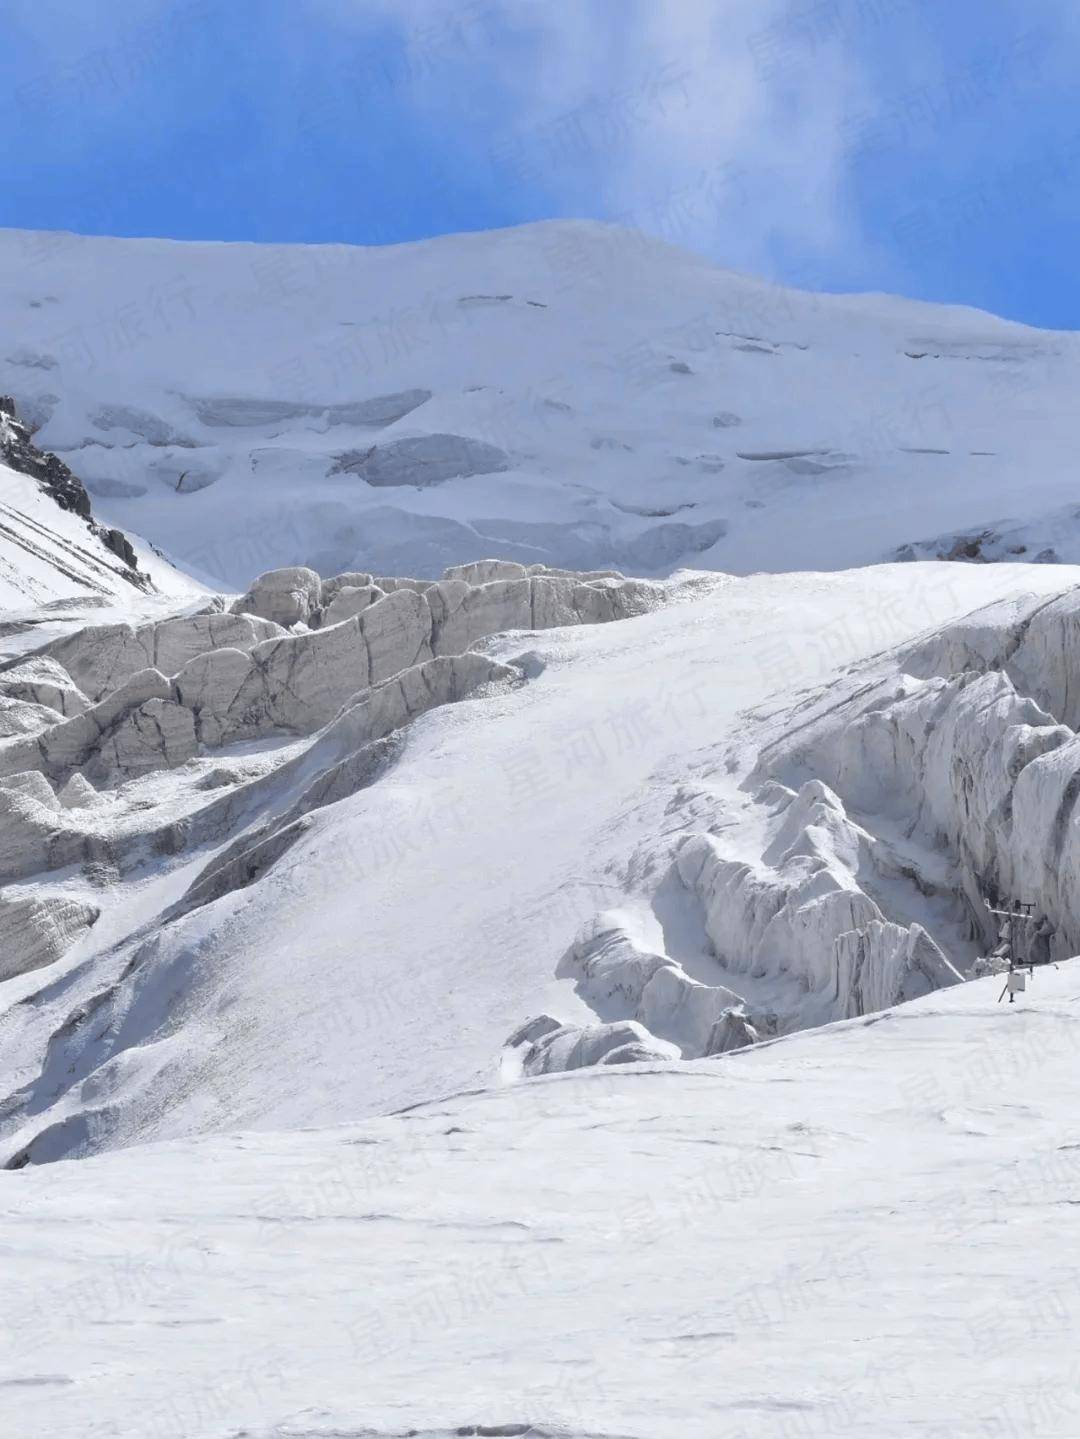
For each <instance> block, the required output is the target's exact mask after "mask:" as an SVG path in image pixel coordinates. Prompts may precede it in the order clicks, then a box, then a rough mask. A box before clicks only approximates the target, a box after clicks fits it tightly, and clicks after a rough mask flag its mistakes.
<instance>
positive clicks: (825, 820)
mask: <svg viewBox="0 0 1080 1439" xmlns="http://www.w3.org/2000/svg"><path fill="white" fill-rule="evenodd" d="M16 258H17V259H18V262H19V263H18V264H17V265H16V264H14V263H8V262H9V261H13V260H14V259H16ZM0 273H2V274H3V276H4V279H3V282H2V283H3V285H4V287H5V288H4V290H3V292H2V296H0V305H2V307H3V309H2V313H3V314H4V316H5V318H6V319H7V320H8V322H9V333H10V335H11V336H12V341H11V346H10V352H9V353H8V355H7V358H6V359H5V360H2V361H0V363H2V365H3V366H4V367H5V368H3V369H0V391H11V392H13V394H14V397H15V400H16V402H17V407H18V411H19V413H20V414H21V415H22V416H23V417H24V419H25V420H26V421H27V422H28V425H29V426H30V427H32V428H33V429H34V431H35V433H34V435H33V439H31V436H30V434H29V433H28V430H27V429H24V428H21V427H20V425H19V423H18V422H17V421H16V420H15V419H14V418H13V417H12V415H11V413H10V411H9V410H8V409H7V408H6V407H5V408H4V409H3V414H0V447H2V448H3V453H4V458H5V459H6V460H7V462H8V463H7V467H6V468H0V507H3V508H0V516H6V518H2V519H0V606H3V609H4V613H3V618H2V622H0V1246H2V1247H3V1249H4V1252H5V1255H6V1260H5V1269H4V1295H5V1303H4V1304H3V1305H2V1306H0V1313H2V1315H3V1319H2V1321H0V1328H2V1329H4V1331H5V1332H4V1338H5V1340H6V1341H7V1342H6V1344H5V1346H4V1347H3V1348H2V1349H0V1432H2V1433H3V1434H5V1435H6V1434H8V1433H11V1434H13V1435H14V1434H19V1435H21V1434H23V1433H26V1434H35V1435H36V1434H46V1433H47V1434H50V1435H56V1436H58V1439H68V1436H70V1439H76V1436H78V1439H87V1436H89V1435H92V1434H93V1435H96V1434H100V1435H101V1436H102V1439H104V1436H105V1435H109V1436H111V1439H238V1436H240V1435H249V1436H252V1439H344V1436H350V1439H395V1436H399V1439H400V1436H406V1435H409V1436H414V1439H451V1436H454V1435H477V1436H479V1435H487V1436H489V1439H494V1436H503V1439H620V1436H621V1439H676V1436H679V1439H683V1436H697V1435H701V1436H702V1439H705V1436H708V1439H712V1436H714V1435H717V1434H729V1433H730V1434H731V1435H733V1436H734V1435H742V1436H758V1435H761V1436H766V1435H767V1436H770V1439H773V1436H783V1439H789V1436H790V1439H796V1436H798V1439H816V1436H819V1435H820V1436H826V1435H828V1436H836V1435H845V1436H851V1439H864V1436H865V1439H870V1436H873V1439H882V1436H888V1435H897V1436H900V1435H905V1436H914V1435H917V1434H918V1435H926V1434H929V1433H936V1432H939V1431H940V1432H941V1433H948V1434H949V1435H950V1439H952V1436H958V1439H959V1436H972V1439H974V1436H976V1435H979V1436H981V1439H985V1436H986V1435H990V1434H995V1435H996V1434H1003V1435H1011V1434H1015V1435H1017V1436H1021V1435H1022V1436H1024V1439H1028V1436H1030V1435H1035V1434H1037V1435H1039V1439H1044V1436H1046V1439H1055V1436H1057V1439H1073V1436H1075V1434H1076V1433H1077V1432H1080V1420H1078V1415H1077V1412H1076V1400H1075V1394H1076V1392H1077V1390H1076V1385H1075V1383H1074V1382H1072V1377H1071V1376H1072V1371H1073V1367H1074V1366H1073V1360H1072V1351H1071V1348H1070V1344H1071V1332H1072V1327H1073V1326H1072V1322H1071V1321H1072V1308H1073V1305H1074V1298H1073V1295H1074V1291H1075V1282H1074V1276H1073V1273H1072V1269H1073V1267H1074V1256H1073V1253H1072V1248H1073V1246H1072V1243H1071V1240H1070V1237H1069V1233H1070V1232H1069V1230H1068V1227H1067V1225H1066V1224H1065V1223H1064V1222H1063V1221H1062V1220H1061V1215H1062V1214H1067V1213H1068V1212H1069V1211H1068V1208H1067V1206H1068V1205H1069V1204H1071V1203H1074V1202H1075V1196H1072V1192H1071V1184H1072V1183H1073V1182H1074V1180H1073V1176H1072V1174H1071V1169H1070V1164H1071V1157H1070V1156H1071V1152H1072V1151H1073V1150H1075V1149H1076V1145H1075V1143H1074V1138H1075V1136H1074V1134H1073V1131H1072V1128H1071V1127H1070V1126H1071V1125H1072V1112H1073V1110H1074V1109H1075V1104H1074V1102H1073V1101H1074V1099H1075V1097H1076V1096H1075V1094H1074V1090H1075V1089H1076V1083H1075V1076H1074V1070H1075V1064H1074V1063H1073V1059H1072V1052H1073V1049H1074V1048H1075V1038H1076V1037H1075V1035H1074V1034H1073V1025H1074V1024H1075V1023H1076V1017H1075V1013H1074V1011H1075V1008H1076V1003H1077V999H1078V997H1080V979H1078V976H1077V971H1076V962H1075V961H1071V960H1070V959H1069V956H1071V955H1073V954H1075V953H1076V952H1077V951H1078V950H1080V903H1078V901H1077V898H1076V895H1077V884H1076V877H1077V874H1078V873H1080V813H1078V810H1077V803H1078V796H1080V739H1078V738H1077V726H1080V699H1078V695H1080V688H1078V686H1077V682H1076V676H1077V674H1078V673H1080V567H1075V568H1074V567H1072V566H1070V565H1066V564H1056V563H1041V564H1038V565H1028V564H1022V563H1018V562H1017V561H1019V560H1026V559H1043V560H1044V561H1045V560H1047V559H1048V558H1049V555H1048V553H1047V552H1049V551H1050V550H1051V549H1052V550H1053V552H1054V554H1056V555H1058V556H1062V555H1066V556H1067V555H1070V554H1073V553H1074V552H1075V554H1076V557H1077V558H1080V547H1076V546H1075V542H1074V540H1073V538H1072V536H1073V535H1074V533H1080V529H1078V527H1077V526H1076V525H1075V524H1074V520H1073V513H1074V512H1073V509H1072V508H1071V503H1072V502H1071V501H1070V499H1069V486H1070V484H1071V475H1070V466H1071V462H1072V461H1071V455H1072V448H1073V443H1072V435H1073V431H1074V429H1075V428H1076V421H1075V419H1074V417H1073V414H1072V413H1071V411H1070V404H1069V391H1070V386H1071V384H1072V376H1073V374H1074V371H1075V370H1076V367H1077V364H1078V362H1080V350H1078V348H1077V344H1076V341H1075V339H1074V337H1072V336H1068V335H1043V334H1039V333H1037V332H1034V331H1030V330H1025V329H1023V328H1022V327H1020V326H1015V325H1009V324H1006V323H1005V322H1003V321H999V320H995V319H993V318H991V317H988V316H984V315H976V314H974V313H973V312H969V311H961V310H943V309H940V308H934V307H929V306H921V305H913V304H909V303H906V302H901V301H895V300H889V299H884V298H880V297H863V298H851V297H848V298H839V297H820V296H818V297H815V296H809V295H800V294H797V293H795V292H788V291H779V290H776V289H774V288H771V287H768V286H765V285H761V284H759V283H757V282H752V281H746V280H742V279H739V278H738V277H735V276H732V275H729V274H725V273H724V272H721V271H717V270H715V269H713V268H712V267H710V266H708V265H707V264H705V263H704V262H703V261H700V260H696V259H693V258H692V257H689V256H686V255H682V254H679V253H678V252H675V251H672V250H671V249H669V248H667V247H664V246H661V245H656V244H645V243H644V242H643V241H641V240H640V239H639V238H636V237H633V236H628V235H626V234H625V233H623V232H620V231H616V230H612V229H610V228H606V227H600V226H594V225H565V224H559V225H545V226H532V227H526V228H525V229H522V230H517V231H510V232H504V233H501V234H495V235H488V236H465V237H455V238H449V239H445V240H440V241H434V242H430V243H426V244H423V245H415V246H402V247H397V248H395V249H393V250H386V251H359V250H346V249H336V248H331V249H287V248H285V249H260V248H259V247H252V246H236V245H173V244H165V243H159V242H142V241H113V240H83V239H77V238H75V237H67V236H59V237H42V236H32V235H18V234H7V235H0ZM50 451H51V452H55V453H56V455H57V456H58V458H55V459H52V458H50V457H49V452H50ZM83 482H85V489H84V488H83ZM91 504H92V512H91ZM926 536H934V537H936V538H934V539H933V540H928V541H926V542H925V543H921V542H920V543H916V542H917V541H920V537H926ZM153 546H158V547H160V548H161V550H163V551H164V552H165V553H166V554H167V555H168V556H169V559H168V560H166V559H164V558H163V557H162V556H161V555H159V554H158V553H157V551H156V550H155V548H153ZM897 551H900V552H901V553H900V555H899V559H902V560H904V561H905V562H903V563H901V562H899V559H898V560H897V562H894V563H884V564H878V563H870V562H872V561H875V560H877V559H880V557H881V556H882V555H883V554H890V553H895V552H897ZM928 555H929V556H936V555H951V556H953V558H960V559H968V560H972V559H974V560H978V559H998V560H1003V561H1005V562H1004V563H998V564H992V565H991V564H971V563H962V564H955V563H941V562H924V557H925V556H928ZM492 556H495V558H492ZM688 558H689V559H691V560H692V567H690V566H687V567H682V562H683V561H685V560H687V559H688ZM172 562H175V564H174V563H172ZM849 564H859V565H861V566H862V567H860V568H853V569H851V568H842V567H843V566H845V565H849ZM754 570H760V571H764V572H763V573H749V572H750V571H754ZM620 571H624V572H620ZM436 576H438V578H436ZM1003 898H1004V899H1022V900H1024V901H1026V902H1029V903H1030V904H1032V905H1033V906H1034V907H1035V908H1036V910H1037V913H1038V915H1039V917H1040V919H1041V920H1042V921H1044V923H1043V926H1042V931H1041V932H1042V935H1043V941H1044V942H1045V945H1046V948H1047V952H1048V954H1049V955H1051V956H1052V957H1053V958H1054V959H1056V960H1058V961H1061V962H1062V963H1061V967H1060V968H1059V969H1056V970H1055V969H1046V970H1042V971H1040V972H1039V974H1038V976H1037V977H1036V978H1034V979H1033V982H1032V986H1031V989H1030V990H1029V991H1028V993H1027V994H1025V995H1022V996H1021V1000H1020V1003H1019V1004H1018V1005H1016V1006H1007V1005H1000V1006H999V1004H998V997H999V994H1000V989H1001V980H1000V978H997V977H989V978H985V977H981V976H983V975H985V974H986V972H987V970H988V969H989V968H992V965H991V964H990V963H989V961H988V956H989V955H990V953H991V950H992V949H993V947H994V945H995V944H996V942H997V940H998V932H997V927H996V924H995V922H994V920H993V917H992V914H991V908H990V906H991V904H992V903H993V902H994V901H995V900H999V899H1003ZM444 1096H448V1097H444ZM57 1161H69V1162H66V1163H65V1162H57ZM72 1161H74V1162H72ZM300 1337H302V1340H303V1343H302V1344H301V1343H300V1342H299V1338H300ZM1010 1364H1011V1367H1009V1366H1010ZM88 1416H89V1417H88Z"/></svg>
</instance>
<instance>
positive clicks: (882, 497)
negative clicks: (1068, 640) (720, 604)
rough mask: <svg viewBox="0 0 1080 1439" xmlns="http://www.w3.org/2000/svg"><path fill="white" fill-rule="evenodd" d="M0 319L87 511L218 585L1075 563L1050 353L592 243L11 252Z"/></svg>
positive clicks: (1065, 402) (1070, 409) (48, 442)
mask: <svg viewBox="0 0 1080 1439" xmlns="http://www.w3.org/2000/svg"><path fill="white" fill-rule="evenodd" d="M0 324H2V326H3V330H4V333H5V335H6V336H7V339H6V342H5V345H4V347H3V349H2V350H0V392H5V393H10V394H12V395H13V396H14V397H15V399H16V400H17V402H18V404H19V406H20V408H21V411H22V413H23V414H24V416H25V417H26V418H28V419H29V420H30V421H31V423H32V424H34V425H36V426H38V427H39V428H38V436H37V437H38V439H39V442H40V443H41V444H42V446H43V447H45V448H46V449H50V450H54V451H56V452H57V453H58V454H60V455H61V456H62V457H63V458H64V459H65V460H66V461H67V462H68V463H69V464H70V465H71V467H72V469H73V470H74V471H75V472H76V473H77V474H78V475H79V476H80V477H81V478H82V479H83V480H84V481H85V483H86V485H87V487H88V489H89V490H90V492H91V495H92V497H93V500H94V504H95V508H96V509H97V510H99V511H100V513H101V515H102V516H103V517H104V518H105V519H106V520H107V522H108V523H109V524H112V525H118V526H119V527H120V528H121V529H123V530H124V531H125V532H128V533H131V534H133V535H136V536H143V537H144V538H146V539H147V540H150V541H152V542H153V543H154V544H156V545H158V546H160V547H161V548H162V549H163V550H165V552H166V553H167V554H168V555H169V556H170V557H171V558H173V559H174V560H175V561H177V562H178V563H179V564H180V566H181V567H182V568H184V569H186V570H189V571H194V572H197V573H199V574H200V575H202V576H204V577H207V578H209V579H211V580H212V581H213V582H214V583H216V584H219V585H224V586H226V587H233V588H240V587H242V586H243V585H245V584H247V582H248V581H249V579H250V578H251V576H252V575H254V574H257V573H259V572H260V571H262V570H266V569H270V568H272V567H276V566H281V565H292V564H307V565H311V566H313V567H314V568H315V569H317V570H319V571H320V572H322V573H323V574H333V573H337V572H340V571H345V570H373V571H377V572H381V573H394V574H417V575H421V576H428V577H434V576H436V575H438V574H439V573H441V571H442V569H443V568H444V567H445V566H446V565H449V564H456V563H463V562H467V561H471V560H476V559H480V558H483V557H485V556H487V555H490V554H498V555H499V556H501V557H503V558H506V559H516V560H519V561H522V562H524V563H532V562H540V563H545V564H548V565H556V566H569V567H572V568H578V569H595V568H608V567H611V566H614V567H616V568H620V569H623V570H626V571H628V572H630V573H635V574H663V573H668V572H670V571H671V570H672V569H673V568H674V567H676V566H678V565H680V564H690V563H692V564H693V565H695V566H697V567H701V568H711V569H718V570H724V571H727V572H729V573H735V574H744V573H749V572H751V571H754V570H770V571H780V570H787V569H809V568H813V569H835V568H840V567H844V566H848V565H852V564H864V563H872V562H874V561H877V560H881V559H883V558H887V557H888V556H889V555H890V554H891V552H893V551H898V550H899V551H902V557H904V556H908V555H911V554H914V555H917V556H918V557H920V558H934V557H936V556H938V555H949V554H953V553H955V554H956V555H959V556H962V557H988V558H995V559H1000V558H1007V559H1008V558H1022V559H1038V558H1046V557H1051V556H1056V557H1057V558H1059V559H1064V560H1068V561H1072V560H1080V525H1078V523H1077V521H1076V518H1075V492H1074V470H1075V463H1076V453H1077V449H1078V439H1080V433H1078V431H1080V422H1078V420H1077V416H1076V407H1075V403H1074V397H1075V391H1076V384H1077V380H1078V377H1080V347H1078V344H1077V341H1076V338H1075V337H1074V336H1072V335H1067V334H1049V333H1043V332H1039V331H1036V330H1032V329H1029V328H1026V327H1024V326H1022V325H1017V324H1011V323H1007V322H1005V321H1003V320H999V319H995V318H994V317H992V316H990V315H986V314H982V313H979V312H976V311H973V310H966V309H959V308H947V307H943V306H933V305H926V304H917V303H912V302H907V301H901V300H896V299H890V298H886V297H882V296H824V295H814V294H805V293H801V292H798V291H794V290H787V289H783V288H780V287H777V286H773V285H769V284H765V283H762V282H759V281H755V280H750V279H745V278H742V277H740V276H738V275H734V274H731V273H728V272H726V271H723V270H719V269H717V268H715V267H714V266H713V265H711V264H709V263H707V262H706V261H704V260H702V259H699V258H697V257H695V256H692V255H689V254H686V253H683V252H681V251H679V250H676V249H673V248H671V247H670V246H667V245H663V244H660V243H659V242H653V241H647V240H645V239H643V238H642V237H641V236H639V235H636V234H633V233H630V232H627V231H623V230H619V229H617V228H613V227H608V226H602V225H597V224H586V223H567V222H552V223H547V224H539V225H530V226H525V227H522V228H520V229H515V230H507V231H501V232H495V233H489V234H474V235H461V236H451V237H446V238H442V239H437V240H431V241H425V242H423V243H418V244H411V245H400V246H393V247H388V248H382V249H379V248H373V249H361V248H349V247H345V246H299V247H295V246H294V247H272V246H257V245H245V244H232V245H224V244H181V243H173V242H164V241H147V240H113V239H88V238H81V237H77V236H71V235H42V234H34V233H27V232H13V231H9V232H5V233H2V234H0ZM908 546H911V547H912V548H910V549H909V548H906V547H908Z"/></svg>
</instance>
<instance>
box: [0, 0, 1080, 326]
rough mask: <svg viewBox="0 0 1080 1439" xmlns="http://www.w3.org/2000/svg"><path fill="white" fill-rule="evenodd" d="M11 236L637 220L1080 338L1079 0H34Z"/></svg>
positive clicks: (14, 37)
mask: <svg viewBox="0 0 1080 1439" xmlns="http://www.w3.org/2000/svg"><path fill="white" fill-rule="evenodd" d="M4 9H5V47H4V50H3V52H2V53H0V72H2V73H0V82H2V83H0V125H2V126H3V133H4V135H5V137H6V139H7V141H8V143H7V144H6V146H5V155H6V158H5V167H4V183H3V185H2V186H0V225H5V226H20V227H24V228H41V229H72V230H78V231H84V232H89V233H101V234H124V235H162V236H170V237H174V238H181V239H186V238H200V239H215V238H222V239H252V240H264V241H271V240H277V241H305V242H317V241H346V242H353V243H360V244H372V243H376V244H378V243H387V242H392V241H399V240H409V239H416V238H420V237H424V236H428V235H435V234H440V233H443V232H446V231H452V230H462V229H480V228H487V227H490V226H497V225H510V224H517V223H520V222H523V221H527V220H534V219H540V218H546V217H549V216H560V215H565V216H593V217H596V218H600V219H611V220H619V221H622V222H624V223H628V224H635V225H639V226H640V227H641V228H643V229H646V230H649V231H651V232H653V233H656V234H659V235H661V236H663V237H664V238H667V239H670V240H672V241H673V242H675V243H678V244H683V245H686V246H688V247H689V248H692V249H695V250H698V251H701V252H703V253H705V254H708V255H709V256H710V257H711V258H713V259H715V260H717V261H718V262H719V263H721V264H724V265H727V266H730V267H731V268H733V269H739V270H745V271H750V272H753V273H758V274H763V275H766V276H767V277H769V278H770V279H777V280H784V281H789V282H791V283H795V284H802V285H807V286H810V287H813V288H827V289H888V290H895V291H900V292H903V293H906V294H911V295H916V296H920V297H924V298H928V299H936V300H956V301H960V302H964V303H969V304H976V305H980V306H983V307H985V308H988V309H993V310H996V311H998V312H999V313H1003V314H1006V315H1009V316H1012V317H1015V318H1018V319H1025V320H1029V321H1031V322H1032V323H1036V324H1042V325H1056V326H1062V327H1076V328H1080V286H1078V284H1077V282H1076V279H1075V275H1076V258H1075V257H1076V253H1077V249H1078V246H1077V237H1078V222H1080V183H1078V181H1080V110H1078V107H1077V106H1076V103H1075V75H1076V73H1077V68H1078V66H1080V14H1078V13H1077V12H1080V6H1078V5H1077V4H1076V3H1075V0H1026V3H1021V0H794V3H790V0H169V3H165V0H6V3H5V7H4Z"/></svg>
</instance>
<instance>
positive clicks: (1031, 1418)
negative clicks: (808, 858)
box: [0, 961, 1080, 1439]
mask: <svg viewBox="0 0 1080 1439" xmlns="http://www.w3.org/2000/svg"><path fill="white" fill-rule="evenodd" d="M999 990H1000V981H998V980H994V979H987V980H981V981H976V982H974V983H972V984H970V985H967V986H964V987H962V988H958V989H952V990H949V991H945V992H943V993H941V994H937V995H933V996H930V997H929V998H927V999H923V1000H920V1001H917V1002H916V1003H914V1004H912V1005H910V1006H907V1007H905V1008H904V1009H902V1010H899V1011H892V1012H889V1013H887V1014H884V1015H879V1016H876V1017H874V1018H872V1019H863V1020H853V1021H849V1022H848V1023H846V1024H843V1025H840V1026H837V1027H834V1028H830V1029H826V1030H819V1031H816V1032H814V1033H812V1034H808V1035H802V1036H797V1037H795V1038H794V1039H789V1040H783V1041H780V1042H778V1043H775V1044H773V1045H770V1046H765V1047H762V1048H759V1049H756V1050H750V1051H748V1052H746V1053H744V1054H739V1055H732V1056H728V1057H725V1058H723V1059H719V1060H712V1061H698V1062H695V1063H693V1064H689V1065H684V1066H667V1067H665V1066H641V1067H638V1068H635V1069H631V1070H611V1069H606V1070H591V1071H588V1072H586V1073H584V1074H580V1075H570V1076H558V1077H555V1078H552V1079H546V1080H538V1081H534V1082H533V1083H531V1084H527V1085H516V1086H512V1087H509V1088H507V1087H504V1088H500V1089H494V1090H487V1091H484V1092H481V1093H476V1094H467V1095H463V1096H459V1097H455V1098H452V1099H447V1100H444V1101H437V1102H434V1103H430V1104H426V1105H423V1106H421V1107H419V1108H417V1109H414V1110H411V1111H409V1112H406V1113H403V1114H399V1115H394V1116H390V1117H387V1118H382V1119H374V1120H371V1121H368V1122H366V1123H363V1124H349V1125H345V1126H342V1127H340V1128H337V1129H329V1130H319V1131H315V1132H306V1133H292V1134H273V1133H264V1134H250V1133H249V1134H243V1135H229V1136H221V1137H216V1138H203V1139H197V1140H184V1141H177V1142H174V1143H169V1144H160V1145H154V1146H151V1147H147V1148H138V1149H133V1150H129V1151H127V1152H125V1153H120V1154H112V1155H105V1156H101V1157H98V1158H95V1159H90V1160H87V1161H84V1162H82V1163H78V1164H61V1165H54V1166H51V1167H48V1168H45V1169H30V1170H24V1171H23V1172H21V1173H18V1174H12V1173H7V1174H0V1245H2V1246H3V1249H4V1254H5V1259H4V1306H3V1319H4V1323H5V1324H6V1326H7V1343H6V1345H5V1347H4V1350H3V1355H2V1357H0V1429H2V1430H3V1432H4V1433H5V1434H12V1435H15V1434H19V1435H22V1434H27V1435H30V1434H35V1435H37V1434H48V1435H50V1436H53V1439H92V1436H99V1435H100V1436H102V1439H104V1436H106V1435H108V1436H110V1439H238V1436H240V1435H244V1436H247V1439H345V1436H348V1439H390V1436H404V1435H411V1436H415V1439H451V1436H463V1435H489V1436H494V1435H501V1436H521V1439H526V1436H528V1439H552V1436H559V1439H614V1436H622V1439H716V1436H720V1435H723V1436H733V1439H734V1436H740V1439H837V1436H844V1439H894V1436H895V1439H899V1436H903V1439H908V1436H910V1439H915V1436H921V1439H926V1436H930V1435H933V1436H949V1439H985V1436H991V1435H992V1436H1009V1439H1013V1436H1015V1439H1033V1436H1038V1439H1073V1436H1075V1435H1076V1434H1077V1433H1078V1432H1080V1400H1078V1397H1077V1395H1078V1392H1080V1390H1078V1385H1077V1358H1076V1344H1075V1335H1076V1326H1077V1322H1078V1318H1080V1316H1078V1314H1077V1293H1078V1288H1077V1279H1078V1273H1080V1238H1078V1230H1077V1226H1076V1224H1075V1222H1074V1220H1073V1218H1072V1216H1073V1214H1074V1211H1075V1205H1076V1202H1077V1193H1078V1188H1080V1158H1078V1157H1080V1147H1078V1143H1077V1120H1076V1115H1077V1111H1078V1108H1080V1072H1078V1069H1077V1065H1076V1050H1077V1043H1078V1029H1077V1026H1078V1024H1080V972H1078V970H1077V964H1076V962H1075V961H1074V962H1072V963H1070V964H1067V965H1065V966H1063V967H1062V968H1061V969H1060V970H1059V971H1048V972H1045V973H1041V974H1040V975H1039V976H1038V978H1037V980H1036V981H1035V985H1034V988H1033V989H1032V990H1031V991H1029V993H1028V994H1027V995H1026V996H1025V998H1024V1001H1023V1004H1022V1006H1020V1005H1018V1006H1016V1007H1014V1008H1009V1007H1008V1006H1007V1005H999V1004H998V1003H997V1002H996V1001H997V996H998V992H999Z"/></svg>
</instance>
